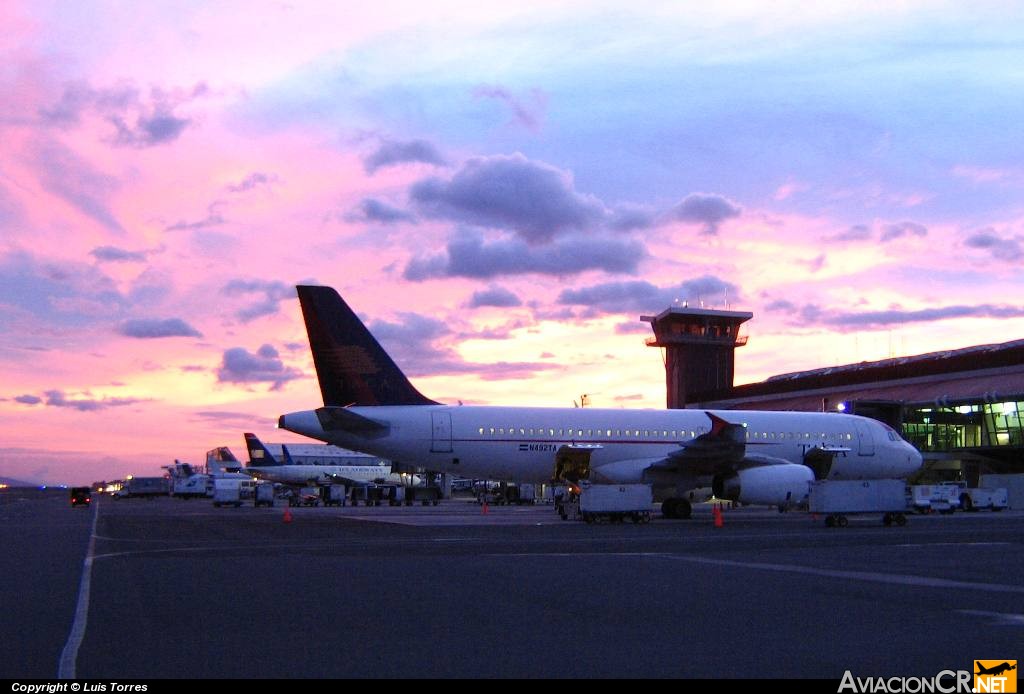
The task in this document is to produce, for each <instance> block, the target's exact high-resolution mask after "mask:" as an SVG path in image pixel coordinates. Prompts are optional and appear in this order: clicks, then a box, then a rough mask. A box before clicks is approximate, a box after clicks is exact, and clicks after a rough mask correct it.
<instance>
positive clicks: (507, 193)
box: [410, 153, 606, 243]
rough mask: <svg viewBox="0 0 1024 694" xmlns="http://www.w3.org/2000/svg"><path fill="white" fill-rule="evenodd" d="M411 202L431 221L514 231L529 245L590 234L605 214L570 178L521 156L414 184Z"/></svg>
mask: <svg viewBox="0 0 1024 694" xmlns="http://www.w3.org/2000/svg"><path fill="white" fill-rule="evenodd" d="M410 197H411V199H412V201H413V203H414V204H415V205H416V207H417V208H418V209H419V210H420V211H421V212H422V213H423V214H424V215H426V216H428V217H433V218H435V219H445V220H448V221H452V222H458V223H463V224H473V225H477V226H483V227H490V228H494V229H507V230H511V231H514V232H516V233H517V234H518V235H519V236H520V237H521V238H523V239H524V240H526V241H528V242H529V243H547V242H550V241H551V240H552V239H554V238H555V237H556V236H558V235H560V234H564V233H567V232H572V231H588V230H590V229H593V228H594V227H595V226H596V225H598V224H599V223H600V222H601V221H602V220H603V219H604V217H605V214H606V212H605V209H604V206H603V205H602V204H601V202H600V201H599V200H598V199H597V198H595V197H593V196H592V195H583V194H580V193H578V192H576V190H575V189H574V187H573V182H572V176H571V175H569V173H567V172H565V171H562V170H561V169H556V168H555V167H553V166H550V165H548V164H545V163H543V162H534V161H530V160H528V159H527V158H526V157H524V156H523V155H522V154H518V153H517V154H513V155H511V156H494V157H477V158H473V159H470V160H469V161H467V162H465V163H464V164H463V165H462V167H461V168H460V169H459V170H458V171H456V172H455V174H454V175H453V176H452V177H451V178H450V179H448V180H444V179H441V178H437V177H433V178H427V179H424V180H422V181H419V182H418V183H415V184H414V185H413V186H412V188H411V189H410Z"/></svg>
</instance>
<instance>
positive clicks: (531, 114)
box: [473, 85, 548, 132]
mask: <svg viewBox="0 0 1024 694" xmlns="http://www.w3.org/2000/svg"><path fill="white" fill-rule="evenodd" d="M473 96H474V97H476V98H478V99H479V98H484V99H496V100H498V101H500V102H502V103H504V104H505V105H506V106H508V108H509V110H511V111H512V122H513V123H517V124H519V125H521V126H523V127H524V128H526V129H527V130H530V131H532V132H538V131H540V128H541V124H542V122H543V120H544V111H545V109H546V108H547V103H548V97H547V94H545V93H544V92H543V91H541V90H540V89H531V90H530V100H531V101H532V104H530V105H527V104H525V103H523V101H522V100H521V99H518V98H516V97H515V96H514V95H513V94H512V92H510V91H509V90H507V89H505V88H504V87H501V86H497V85H480V86H479V87H476V88H475V89H473Z"/></svg>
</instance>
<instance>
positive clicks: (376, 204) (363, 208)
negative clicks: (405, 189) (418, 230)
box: [344, 198, 416, 224]
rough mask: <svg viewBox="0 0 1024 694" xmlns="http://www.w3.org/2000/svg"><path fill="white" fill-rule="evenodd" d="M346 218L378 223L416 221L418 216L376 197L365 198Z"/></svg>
mask: <svg viewBox="0 0 1024 694" xmlns="http://www.w3.org/2000/svg"><path fill="white" fill-rule="evenodd" d="M344 219H345V221H347V222H376V223H378V224H398V223H399V222H411V223H413V224H415V223H416V217H415V215H413V214H412V213H410V212H406V211H405V210H402V209H399V208H397V207H392V206H391V205H389V204H387V203H386V202H381V201H380V200H377V199H376V198H363V201H362V202H360V203H359V206H358V207H356V209H354V210H352V212H350V213H349V214H347V215H345V217H344Z"/></svg>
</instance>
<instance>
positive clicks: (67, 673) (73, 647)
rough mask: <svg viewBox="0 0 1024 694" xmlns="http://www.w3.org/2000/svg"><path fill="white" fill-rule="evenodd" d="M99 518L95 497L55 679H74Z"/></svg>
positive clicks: (86, 619) (85, 613)
mask: <svg viewBox="0 0 1024 694" xmlns="http://www.w3.org/2000/svg"><path fill="white" fill-rule="evenodd" d="M99 519H100V500H99V499H96V504H95V506H94V507H93V516H92V530H91V531H90V532H89V549H88V550H86V553H85V561H84V562H83V563H82V581H81V583H79V585H78V605H77V607H76V608H75V620H74V621H73V622H72V623H71V633H70V634H68V640H67V643H65V644H64V650H63V651H61V654H60V662H59V664H58V665H57V679H62V680H73V679H75V668H76V666H77V663H78V647H79V646H81V645H82V639H84V638H85V626H86V623H87V622H88V620H89V587H90V585H91V584H92V563H93V552H94V551H95V549H96V524H97V523H98V522H99Z"/></svg>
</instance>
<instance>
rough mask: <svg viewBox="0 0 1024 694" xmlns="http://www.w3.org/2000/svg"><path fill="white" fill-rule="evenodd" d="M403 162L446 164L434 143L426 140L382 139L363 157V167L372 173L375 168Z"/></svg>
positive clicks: (375, 170) (374, 171)
mask: <svg viewBox="0 0 1024 694" xmlns="http://www.w3.org/2000/svg"><path fill="white" fill-rule="evenodd" d="M405 163H421V164H432V165H433V166H446V165H447V162H446V161H445V159H444V157H443V156H441V153H440V152H438V151H437V148H435V147H434V145H432V144H430V143H429V142H427V141H426V140H408V141H405V142H396V141H393V140H384V141H383V142H381V143H380V146H379V147H378V148H377V149H376V150H374V152H373V153H372V154H370V155H369V156H367V157H366V158H365V159H363V168H364V169H366V172H367V173H369V174H373V173H376V172H377V169H382V168H385V167H388V166H396V165H398V164H405Z"/></svg>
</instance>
